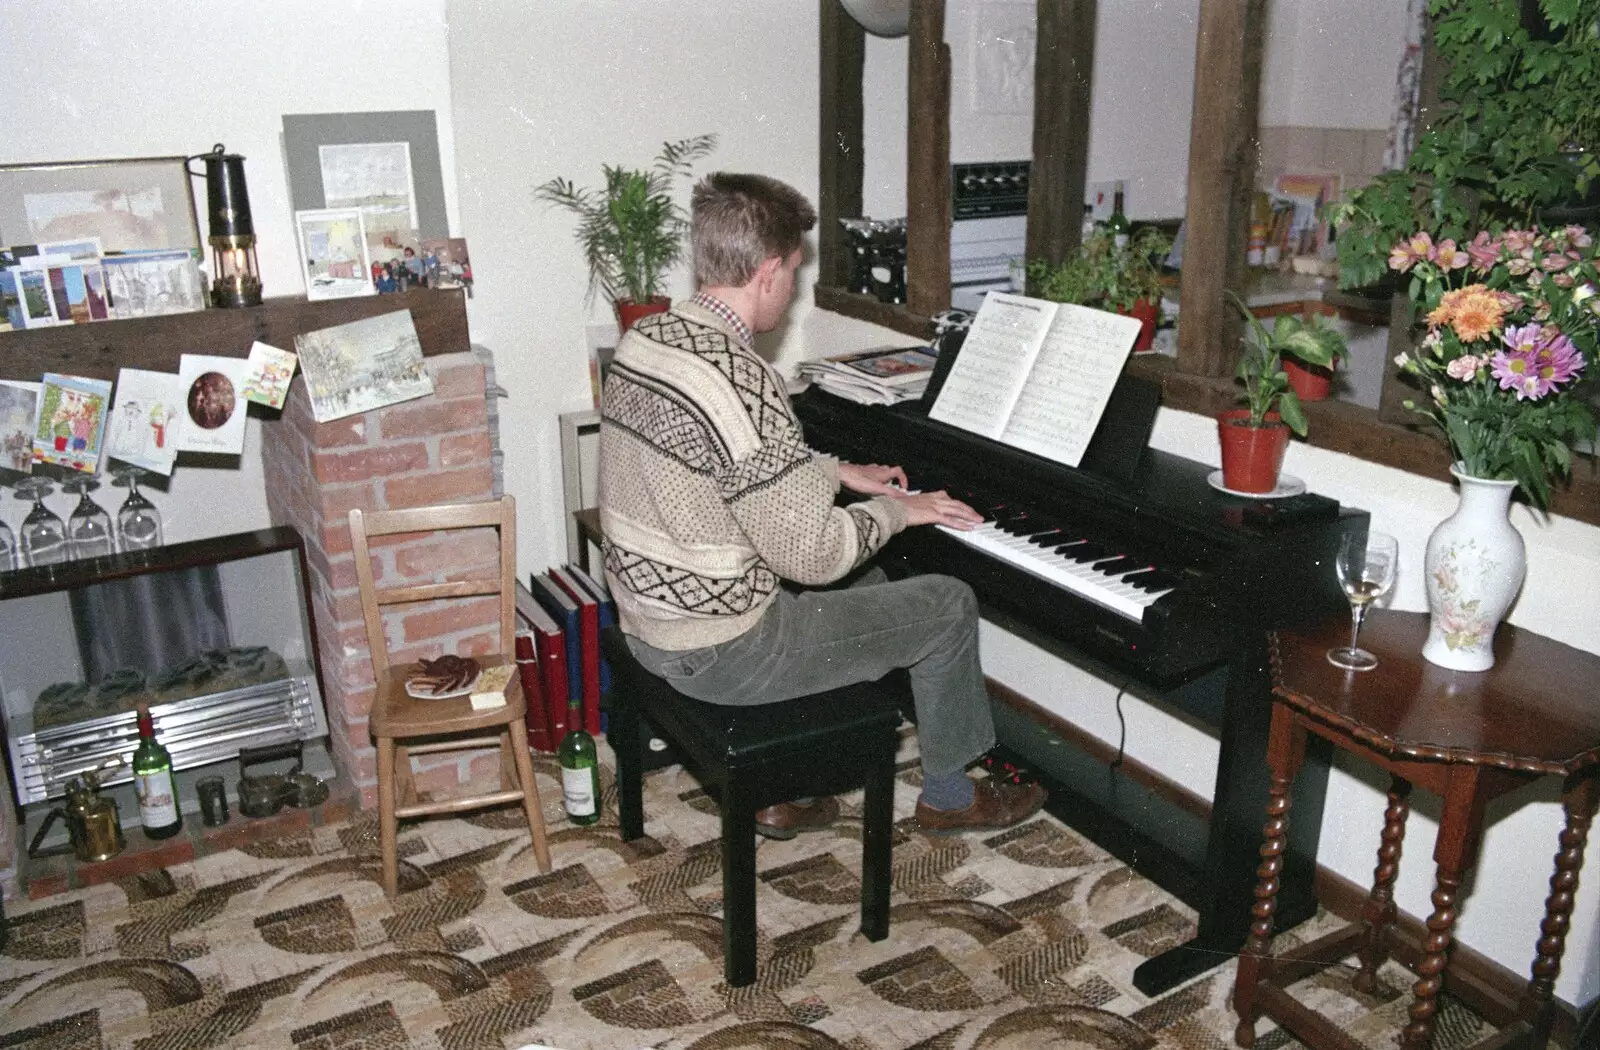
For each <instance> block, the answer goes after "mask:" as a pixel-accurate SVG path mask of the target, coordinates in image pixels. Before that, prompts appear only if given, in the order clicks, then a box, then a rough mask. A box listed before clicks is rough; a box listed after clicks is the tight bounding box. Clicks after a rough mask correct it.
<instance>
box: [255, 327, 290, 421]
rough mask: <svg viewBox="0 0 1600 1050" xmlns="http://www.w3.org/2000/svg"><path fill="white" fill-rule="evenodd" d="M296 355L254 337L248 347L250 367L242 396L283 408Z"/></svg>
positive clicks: (262, 403) (268, 405) (270, 406)
mask: <svg viewBox="0 0 1600 1050" xmlns="http://www.w3.org/2000/svg"><path fill="white" fill-rule="evenodd" d="M297 361H299V358H297V357H295V356H294V354H292V353H290V352H289V351H287V350H279V349H278V348H277V347H275V346H268V345H267V344H266V343H263V342H260V341H257V342H255V343H253V344H252V345H251V347H250V357H249V358H248V362H249V365H250V367H249V369H248V370H247V371H246V373H245V377H244V397H245V400H246V401H254V402H255V403H256V404H258V405H266V406H267V407H268V408H282V407H283V399H284V398H286V397H288V396H289V380H291V379H293V378H294V366H295V363H296V362H297Z"/></svg>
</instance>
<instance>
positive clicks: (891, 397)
mask: <svg viewBox="0 0 1600 1050" xmlns="http://www.w3.org/2000/svg"><path fill="white" fill-rule="evenodd" d="M936 360H937V358H936V357H935V356H934V353H933V351H932V350H930V349H929V348H928V347H926V346H911V347H904V346H887V347H875V348H873V349H871V350H861V351H857V352H856V353H853V354H841V355H839V356H837V357H827V358H823V359H821V360H818V361H805V362H802V363H801V365H800V367H799V369H798V372H799V375H800V378H802V379H807V380H810V381H811V382H813V383H815V384H816V385H817V386H819V387H821V388H822V389H824V390H826V391H828V392H829V393H832V394H837V395H838V396H839V397H843V398H848V399H850V400H851V401H856V402H859V403H861V404H863V405H893V404H896V403H897V402H900V401H913V400H915V399H917V398H919V397H921V396H922V392H923V391H924V390H926V389H927V387H928V379H929V378H930V377H931V376H932V375H933V365H934V362H935V361H936Z"/></svg>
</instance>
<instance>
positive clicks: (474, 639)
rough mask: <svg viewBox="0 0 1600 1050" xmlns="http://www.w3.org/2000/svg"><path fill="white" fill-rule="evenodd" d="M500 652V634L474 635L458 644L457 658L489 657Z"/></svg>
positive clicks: (492, 632) (493, 632) (497, 632)
mask: <svg viewBox="0 0 1600 1050" xmlns="http://www.w3.org/2000/svg"><path fill="white" fill-rule="evenodd" d="M499 651H500V632H499V631H491V632H489V633H488V634H474V635H471V636H469V637H466V638H463V639H461V640H460V641H458V642H456V655H457V656H488V655H490V654H491V653H497V652H499Z"/></svg>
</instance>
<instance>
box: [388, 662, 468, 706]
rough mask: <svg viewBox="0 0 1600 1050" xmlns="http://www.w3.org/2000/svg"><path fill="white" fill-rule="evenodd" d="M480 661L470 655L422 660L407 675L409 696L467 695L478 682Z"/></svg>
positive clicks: (433, 698)
mask: <svg viewBox="0 0 1600 1050" xmlns="http://www.w3.org/2000/svg"><path fill="white" fill-rule="evenodd" d="M478 671H479V668H478V661H476V660H474V659H473V658H472V657H470V656H440V657H435V658H434V659H432V660H422V661H420V662H418V664H417V666H416V667H415V668H413V669H412V670H411V673H409V674H407V675H406V695H407V696H412V697H415V698H416V699H418V700H449V699H451V698H453V697H457V696H466V695H467V694H468V693H470V692H472V687H473V686H474V685H475V684H476V683H477V681H478Z"/></svg>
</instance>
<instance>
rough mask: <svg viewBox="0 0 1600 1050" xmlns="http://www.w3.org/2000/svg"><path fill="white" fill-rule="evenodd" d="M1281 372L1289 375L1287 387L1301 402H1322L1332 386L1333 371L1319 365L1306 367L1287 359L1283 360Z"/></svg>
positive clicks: (1285, 356)
mask: <svg viewBox="0 0 1600 1050" xmlns="http://www.w3.org/2000/svg"><path fill="white" fill-rule="evenodd" d="M1283 370H1284V371H1285V372H1286V373H1288V375H1289V386H1290V387H1292V388H1293V389H1294V392H1295V394H1296V395H1298V396H1299V398H1300V400H1302V401H1322V400H1324V399H1326V398H1327V396H1328V390H1329V389H1330V388H1331V387H1332V386H1333V369H1331V368H1323V367H1322V366H1321V365H1307V364H1302V363H1301V362H1299V361H1297V360H1295V359H1294V358H1292V357H1289V356H1288V355H1287V354H1285V355H1284V358H1283Z"/></svg>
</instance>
